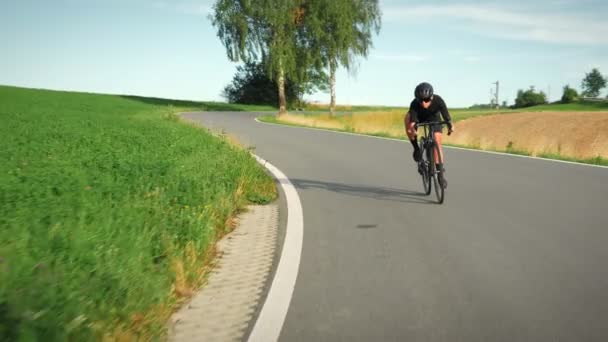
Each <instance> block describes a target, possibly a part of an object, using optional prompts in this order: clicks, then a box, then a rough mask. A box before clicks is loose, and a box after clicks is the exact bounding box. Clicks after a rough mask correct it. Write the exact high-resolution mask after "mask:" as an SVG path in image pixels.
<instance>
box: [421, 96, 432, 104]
mask: <svg viewBox="0 0 608 342" xmlns="http://www.w3.org/2000/svg"><path fill="white" fill-rule="evenodd" d="M432 99H433V98H432V97H429V98H426V99H421V100H420V102H424V103H426V102H431V100H432Z"/></svg>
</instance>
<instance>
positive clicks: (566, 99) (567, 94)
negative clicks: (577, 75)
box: [562, 85, 578, 103]
mask: <svg viewBox="0 0 608 342" xmlns="http://www.w3.org/2000/svg"><path fill="white" fill-rule="evenodd" d="M577 100H578V92H577V91H576V89H574V88H570V86H568V85H565V86H564V94H563V95H562V103H572V102H574V101H577Z"/></svg>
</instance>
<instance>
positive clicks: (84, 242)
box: [0, 86, 276, 341]
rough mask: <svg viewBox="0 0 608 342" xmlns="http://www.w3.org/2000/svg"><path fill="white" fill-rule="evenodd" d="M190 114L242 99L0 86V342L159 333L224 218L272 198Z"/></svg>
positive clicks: (260, 179)
mask: <svg viewBox="0 0 608 342" xmlns="http://www.w3.org/2000/svg"><path fill="white" fill-rule="evenodd" d="M188 109H197V110H201V109H212V110H246V109H247V110H251V107H247V108H244V107H239V106H237V107H234V106H225V105H222V104H209V103H195V102H184V101H170V100H161V99H145V98H136V97H122V96H111V95H95V94H83V93H69V92H55V91H45V90H32V89H22V88H15V87H4V86H1V87H0V118H1V120H2V125H1V126H0V137H1V141H2V145H1V146H2V148H1V149H0V175H1V176H0V340H2V341H5V340H6V341H14V340H24V341H29V340H41V341H42V340H44V341H66V340H70V341H91V340H99V339H103V338H123V339H135V338H137V337H139V338H141V339H156V338H158V337H161V336H162V335H163V333H164V328H163V327H164V324H165V322H166V319H167V318H168V316H169V315H170V313H171V310H172V309H173V308H174V307H175V305H176V304H177V303H178V301H179V300H180V298H182V295H183V294H184V293H187V292H188V291H189V290H191V289H192V288H194V287H195V286H197V285H199V284H200V283H201V281H202V280H203V278H204V270H205V263H207V262H209V259H210V255H211V252H212V249H211V248H210V247H211V246H212V245H213V243H214V242H215V241H216V239H217V238H218V237H219V236H221V235H222V234H223V233H225V232H226V231H227V229H229V228H228V227H227V226H229V219H230V217H231V216H233V215H234V214H235V213H236V212H237V211H238V210H239V208H242V207H243V206H244V205H245V204H247V203H268V202H269V201H271V200H273V199H274V198H275V197H276V189H275V186H274V182H273V180H272V179H271V178H270V177H269V176H268V175H267V174H266V173H265V172H264V171H263V170H262V168H261V167H260V166H259V165H258V164H257V163H256V162H255V160H254V159H253V158H252V157H251V156H250V154H249V153H248V152H247V151H244V150H241V149H238V148H236V147H234V146H232V145H231V144H230V143H229V142H227V141H226V140H225V139H220V138H218V137H213V136H211V135H210V134H208V133H206V132H205V131H203V130H201V129H198V128H195V127H193V126H191V125H188V124H186V123H182V122H180V121H179V120H178V118H177V116H176V115H175V113H176V112H178V111H180V110H188ZM256 110H260V108H257V109H256Z"/></svg>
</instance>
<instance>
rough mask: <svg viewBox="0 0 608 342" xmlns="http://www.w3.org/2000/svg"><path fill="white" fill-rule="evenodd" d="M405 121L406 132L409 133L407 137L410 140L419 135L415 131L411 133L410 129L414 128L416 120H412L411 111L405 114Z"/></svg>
mask: <svg viewBox="0 0 608 342" xmlns="http://www.w3.org/2000/svg"><path fill="white" fill-rule="evenodd" d="M403 121H404V122H405V133H406V134H407V137H408V138H409V139H410V140H415V139H416V137H417V134H416V133H415V132H414V134H410V130H413V129H414V122H413V121H411V120H410V113H409V112H408V113H407V114H406V115H405V119H404V120H403Z"/></svg>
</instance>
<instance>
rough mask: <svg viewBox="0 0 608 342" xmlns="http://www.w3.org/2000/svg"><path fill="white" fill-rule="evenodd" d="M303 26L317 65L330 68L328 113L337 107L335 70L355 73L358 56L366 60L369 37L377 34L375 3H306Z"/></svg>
mask: <svg viewBox="0 0 608 342" xmlns="http://www.w3.org/2000/svg"><path fill="white" fill-rule="evenodd" d="M303 7H304V8H305V11H306V15H305V17H304V21H305V24H304V27H305V29H306V31H307V39H308V44H309V46H308V47H309V49H310V51H313V53H314V56H313V59H314V60H315V63H316V64H321V65H323V66H324V67H326V68H328V69H329V87H330V97H331V99H330V100H331V101H330V112H331V113H332V114H333V113H334V112H335V107H336V70H337V69H338V67H339V66H340V65H341V66H343V67H345V68H346V69H347V70H349V71H350V72H353V70H354V67H355V65H354V63H355V61H356V57H357V56H363V57H367V55H368V52H369V49H370V48H371V47H372V34H373V33H374V32H375V33H376V34H377V33H379V31H380V26H381V13H380V7H379V5H378V0H307V1H305V2H304V3H303Z"/></svg>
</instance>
